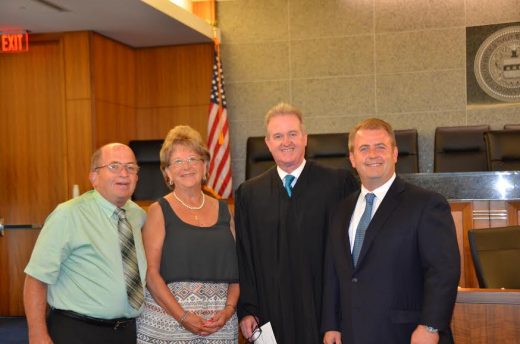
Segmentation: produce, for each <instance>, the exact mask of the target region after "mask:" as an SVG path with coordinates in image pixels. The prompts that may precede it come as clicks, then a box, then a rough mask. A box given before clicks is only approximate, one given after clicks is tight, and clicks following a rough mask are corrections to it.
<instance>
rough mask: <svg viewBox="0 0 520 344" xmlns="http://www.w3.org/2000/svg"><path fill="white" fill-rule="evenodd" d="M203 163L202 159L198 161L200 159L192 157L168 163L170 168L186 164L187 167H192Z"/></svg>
mask: <svg viewBox="0 0 520 344" xmlns="http://www.w3.org/2000/svg"><path fill="white" fill-rule="evenodd" d="M203 161H204V159H200V158H196V157H194V156H192V157H189V158H188V159H186V160H183V159H175V160H173V161H172V162H171V163H170V166H172V165H173V166H174V167H181V166H184V164H188V166H192V165H198V164H200V163H201V162H203Z"/></svg>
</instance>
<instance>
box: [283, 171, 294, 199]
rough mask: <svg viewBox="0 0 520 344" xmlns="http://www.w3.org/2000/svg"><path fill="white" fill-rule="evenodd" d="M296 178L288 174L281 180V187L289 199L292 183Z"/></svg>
mask: <svg viewBox="0 0 520 344" xmlns="http://www.w3.org/2000/svg"><path fill="white" fill-rule="evenodd" d="M295 178H296V177H295V176H293V175H292V174H288V175H286V176H285V177H284V178H283V186H284V188H285V191H287V194H288V195H289V197H291V196H292V183H293V181H294V179H295Z"/></svg>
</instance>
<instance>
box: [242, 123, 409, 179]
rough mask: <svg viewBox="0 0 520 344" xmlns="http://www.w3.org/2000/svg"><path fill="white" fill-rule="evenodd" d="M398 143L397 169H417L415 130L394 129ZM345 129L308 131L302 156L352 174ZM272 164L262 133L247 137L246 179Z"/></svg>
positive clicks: (404, 170)
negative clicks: (320, 131) (342, 131)
mask: <svg viewBox="0 0 520 344" xmlns="http://www.w3.org/2000/svg"><path fill="white" fill-rule="evenodd" d="M395 134H396V141H397V145H398V146H399V157H398V159H397V167H396V169H397V172H398V173H414V172H418V171H419V161H418V148H417V130H415V129H407V130H396V132H395ZM348 154H349V152H348V133H327V134H308V135H307V149H306V150H305V158H306V159H307V160H309V161H311V160H312V161H317V162H319V163H320V164H323V165H325V166H328V167H332V168H346V169H349V170H351V171H352V172H353V173H354V174H356V171H355V170H354V169H353V168H352V165H351V164H350V160H349V158H348ZM272 166H274V160H273V157H272V155H271V152H269V149H268V148H267V145H266V144H265V141H264V137H263V136H256V137H249V138H248V139H247V150H246V180H247V179H250V178H253V177H255V176H257V175H259V174H261V173H262V172H264V171H266V170H268V169H269V168H271V167H272Z"/></svg>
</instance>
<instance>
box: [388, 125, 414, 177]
mask: <svg viewBox="0 0 520 344" xmlns="http://www.w3.org/2000/svg"><path fill="white" fill-rule="evenodd" d="M394 133H395V141H396V143H397V148H398V150H399V156H398V157H397V165H396V166H395V170H396V172H397V173H418V172H419V145H418V144H417V137H418V135H417V129H401V130H395V131H394Z"/></svg>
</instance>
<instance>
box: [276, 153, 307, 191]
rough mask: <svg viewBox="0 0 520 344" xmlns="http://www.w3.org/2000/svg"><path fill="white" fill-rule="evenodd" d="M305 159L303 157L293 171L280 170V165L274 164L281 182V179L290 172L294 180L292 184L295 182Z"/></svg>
mask: <svg viewBox="0 0 520 344" xmlns="http://www.w3.org/2000/svg"><path fill="white" fill-rule="evenodd" d="M305 162H306V161H305V159H303V161H302V163H301V164H300V166H298V167H297V168H296V169H295V170H294V171H292V172H291V173H287V172H285V171H284V170H282V169H281V168H280V166H276V170H277V171H278V175H279V176H280V179H281V180H282V182H283V179H284V178H285V176H286V175H288V174H290V175H291V176H294V177H295V178H294V182H293V185H294V183H296V181H297V180H298V178H299V177H300V174H302V171H303V168H304V167H305Z"/></svg>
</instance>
